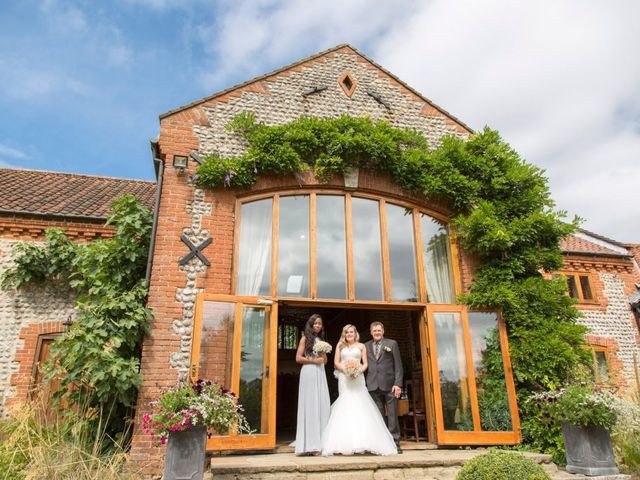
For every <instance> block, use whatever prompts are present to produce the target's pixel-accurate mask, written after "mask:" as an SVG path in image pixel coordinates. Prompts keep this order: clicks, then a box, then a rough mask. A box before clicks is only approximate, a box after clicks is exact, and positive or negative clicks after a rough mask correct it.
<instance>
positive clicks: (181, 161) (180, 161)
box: [173, 155, 189, 173]
mask: <svg viewBox="0 0 640 480" xmlns="http://www.w3.org/2000/svg"><path fill="white" fill-rule="evenodd" d="M188 166H189V157H187V156H185V155H174V156H173V168H177V169H178V173H184V171H185V170H186V169H187V167H188Z"/></svg>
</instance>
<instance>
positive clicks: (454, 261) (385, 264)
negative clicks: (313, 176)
mask: <svg viewBox="0 0 640 480" xmlns="http://www.w3.org/2000/svg"><path fill="white" fill-rule="evenodd" d="M292 195H297V196H300V195H309V277H310V278H309V295H310V296H309V297H287V296H286V295H285V296H280V295H278V240H279V211H280V198H281V197H284V196H292ZM317 195H337V196H342V197H344V201H345V247H346V250H347V251H346V266H345V267H346V268H345V270H346V275H347V292H346V298H344V299H326V298H318V297H317V263H318V259H317V216H316V205H317V198H316V196H317ZM354 197H356V198H364V199H368V200H374V201H376V202H378V212H379V221H380V232H379V234H380V240H381V245H380V249H381V252H380V253H381V273H382V298H381V299H380V300H358V299H357V298H356V297H355V275H354V255H353V226H352V207H351V201H352V198H354ZM268 198H271V199H272V207H273V211H272V222H271V228H272V238H271V272H270V273H271V290H270V293H271V295H270V296H268V298H270V299H273V300H284V301H291V302H296V303H298V302H300V301H303V302H309V301H314V302H319V303H327V304H338V305H343V304H345V303H351V304H356V305H366V304H372V305H376V304H381V305H390V304H393V305H424V304H426V303H427V302H428V298H427V285H426V279H425V277H424V256H423V252H422V232H421V226H420V223H421V222H420V215H421V214H424V215H428V216H430V217H432V218H433V219H435V220H437V221H440V222H443V223H444V224H445V225H446V228H447V231H448V236H449V246H450V255H451V258H450V266H449V267H450V269H451V274H452V281H453V286H454V293H455V296H456V298H457V296H458V295H459V294H460V293H461V292H462V276H461V273H460V265H459V258H458V248H457V240H456V232H455V229H454V228H453V227H452V226H451V225H450V224H449V219H448V218H447V217H446V216H444V215H442V214H440V213H438V212H434V211H432V210H430V209H428V208H425V207H422V206H419V205H416V204H413V203H410V202H407V201H406V200H403V199H399V198H395V197H392V196H383V195H373V194H370V193H366V192H348V191H345V190H341V189H334V188H313V189H306V188H305V189H296V190H293V189H285V190H278V191H270V192H264V193H260V194H249V195H245V196H239V197H238V198H237V199H236V207H235V211H236V222H235V228H234V247H233V253H234V257H233V266H232V280H231V284H232V290H231V291H232V292H233V293H232V294H237V287H238V285H237V283H238V281H237V278H238V273H239V272H238V266H239V264H238V253H239V243H240V235H241V232H240V224H241V213H242V205H243V204H244V203H249V202H254V201H259V200H265V199H268ZM387 203H391V204H393V205H398V206H400V207H404V208H407V209H410V210H411V211H412V215H413V235H414V238H413V242H414V258H415V268H416V273H417V285H416V287H417V289H418V292H417V301H416V302H401V301H393V300H391V274H390V272H391V265H390V258H389V241H388V231H387V222H386V205H387ZM243 296H246V295H243ZM261 297H263V296H261ZM436 305H437V304H436ZM444 305H449V304H444Z"/></svg>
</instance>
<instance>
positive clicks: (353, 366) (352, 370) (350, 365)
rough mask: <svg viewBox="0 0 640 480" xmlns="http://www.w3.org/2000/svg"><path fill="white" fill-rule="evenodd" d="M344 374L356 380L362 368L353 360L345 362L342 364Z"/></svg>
mask: <svg viewBox="0 0 640 480" xmlns="http://www.w3.org/2000/svg"><path fill="white" fill-rule="evenodd" d="M344 373H345V375H348V376H349V377H351V378H356V377H357V376H358V375H360V374H361V373H362V366H361V365H360V362H356V361H355V360H349V361H347V362H346V363H345V364H344Z"/></svg>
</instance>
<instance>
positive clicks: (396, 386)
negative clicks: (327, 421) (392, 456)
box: [365, 322, 403, 453]
mask: <svg viewBox="0 0 640 480" xmlns="http://www.w3.org/2000/svg"><path fill="white" fill-rule="evenodd" d="M371 336H372V337H373V338H372V339H371V340H369V341H368V342H367V343H365V347H366V348H367V360H368V363H369V368H368V369H367V390H369V394H370V395H371V397H372V398H373V401H374V402H376V405H377V406H378V409H379V410H380V414H381V415H382V416H383V417H384V406H385V404H386V405H387V428H388V429H389V433H391V436H392V437H393V440H394V441H395V442H396V447H397V448H398V453H402V450H401V449H400V426H399V424H398V408H397V407H398V398H400V393H401V392H402V388H401V385H402V379H403V371H402V360H401V359H400V348H399V347H398V343H397V342H396V341H395V340H391V339H389V338H384V325H382V323H381V322H373V323H372V324H371Z"/></svg>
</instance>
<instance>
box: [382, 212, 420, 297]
mask: <svg viewBox="0 0 640 480" xmlns="http://www.w3.org/2000/svg"><path fill="white" fill-rule="evenodd" d="M386 207H387V238H388V239H389V263H390V266H391V300H397V301H402V302H416V301H418V288H417V284H418V282H417V279H416V249H415V242H414V236H413V214H412V213H413V212H412V210H411V209H407V208H404V207H399V206H397V205H392V204H389V203H387V205H386Z"/></svg>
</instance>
